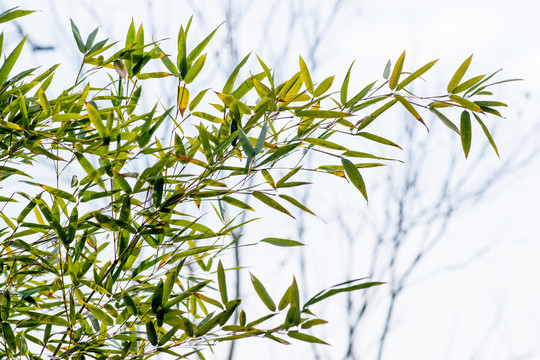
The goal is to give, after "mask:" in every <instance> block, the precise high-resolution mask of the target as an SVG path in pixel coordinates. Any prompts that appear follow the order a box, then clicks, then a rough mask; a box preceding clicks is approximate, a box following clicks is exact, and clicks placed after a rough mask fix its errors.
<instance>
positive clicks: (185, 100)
mask: <svg viewBox="0 0 540 360" xmlns="http://www.w3.org/2000/svg"><path fill="white" fill-rule="evenodd" d="M188 104H189V90H188V89H186V88H185V87H178V110H179V111H180V115H182V117H183V116H184V111H186V109H187V107H188Z"/></svg>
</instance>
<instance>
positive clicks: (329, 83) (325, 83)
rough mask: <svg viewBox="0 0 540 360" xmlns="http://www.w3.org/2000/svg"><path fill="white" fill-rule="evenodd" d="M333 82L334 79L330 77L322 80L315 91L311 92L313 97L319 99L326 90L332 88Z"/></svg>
mask: <svg viewBox="0 0 540 360" xmlns="http://www.w3.org/2000/svg"><path fill="white" fill-rule="evenodd" d="M333 82H334V77H333V76H330V77H328V78H326V79H324V80H323V81H322V82H321V83H320V84H319V86H317V88H316V89H315V91H314V92H313V96H314V97H319V96H321V95H322V94H324V93H325V92H326V91H327V90H328V89H330V86H332V83H333Z"/></svg>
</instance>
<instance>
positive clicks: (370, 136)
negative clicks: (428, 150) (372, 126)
mask: <svg viewBox="0 0 540 360" xmlns="http://www.w3.org/2000/svg"><path fill="white" fill-rule="evenodd" d="M356 135H359V136H362V137H363V138H366V139H369V140H371V141H375V142H378V143H380V144H384V145H389V146H393V147H396V148H398V149H401V150H403V149H402V148H401V146H399V145H398V144H396V143H395V142H393V141H390V140H388V139H385V138H383V137H380V136H377V135H374V134H371V133H368V132H359V133H357V134H356Z"/></svg>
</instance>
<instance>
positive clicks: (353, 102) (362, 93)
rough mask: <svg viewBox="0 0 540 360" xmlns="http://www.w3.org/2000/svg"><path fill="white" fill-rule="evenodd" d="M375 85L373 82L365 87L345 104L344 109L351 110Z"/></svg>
mask: <svg viewBox="0 0 540 360" xmlns="http://www.w3.org/2000/svg"><path fill="white" fill-rule="evenodd" d="M376 83H377V82H376V81H374V82H372V83H371V84H368V85H366V86H365V87H364V88H363V89H362V90H360V92H359V93H358V94H356V95H354V96H353V98H352V99H351V100H349V101H348V102H347V104H345V107H347V108H351V107H353V106H354V105H356V103H357V102H359V101H360V100H362V99H363V98H364V97H365V96H366V95H367V93H368V92H369V91H370V90H371V89H372V88H373V86H374V85H375V84H376Z"/></svg>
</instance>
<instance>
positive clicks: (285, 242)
mask: <svg viewBox="0 0 540 360" xmlns="http://www.w3.org/2000/svg"><path fill="white" fill-rule="evenodd" d="M261 242H265V243H268V244H271V245H275V246H281V247H292V246H304V244H302V243H301V242H300V241H296V240H289V239H282V238H276V237H267V238H264V239H262V240H261Z"/></svg>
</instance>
